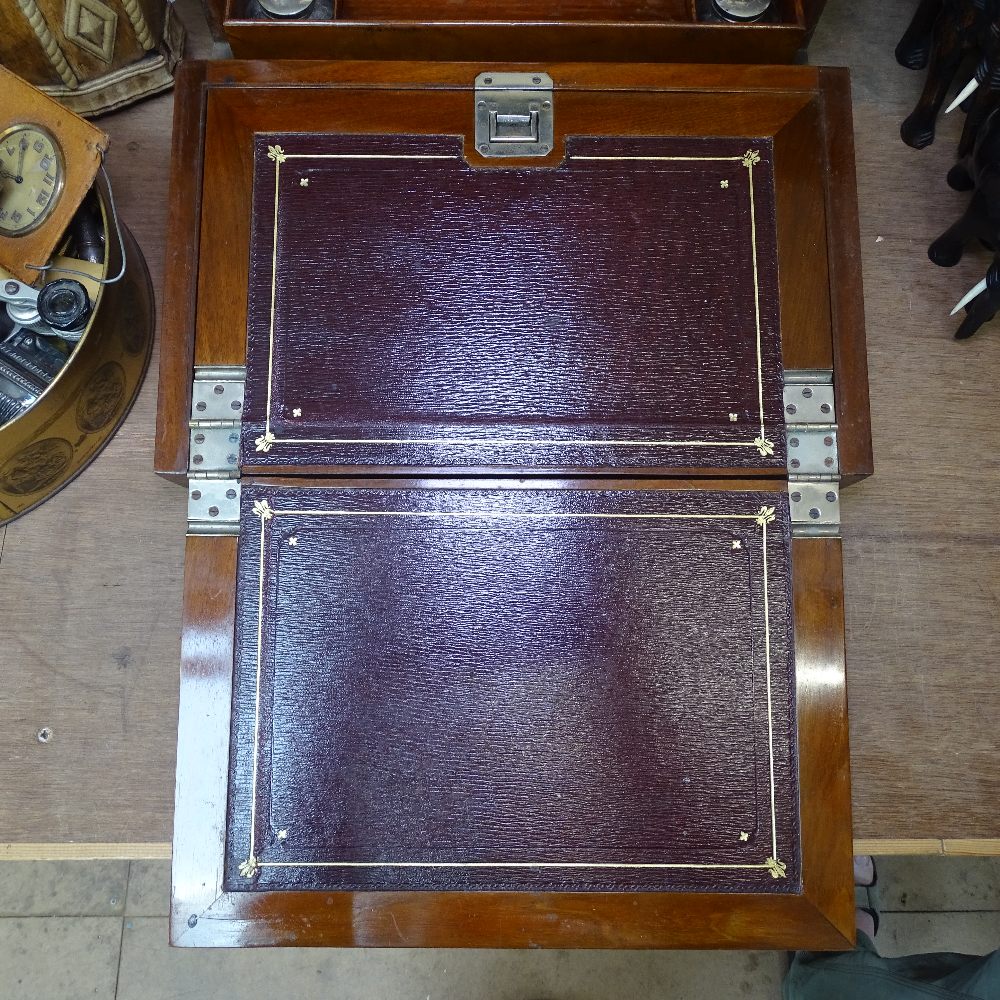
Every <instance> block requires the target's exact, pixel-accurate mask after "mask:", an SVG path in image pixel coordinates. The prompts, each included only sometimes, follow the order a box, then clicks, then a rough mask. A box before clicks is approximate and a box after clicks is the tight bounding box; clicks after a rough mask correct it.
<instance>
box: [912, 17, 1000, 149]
mask: <svg viewBox="0 0 1000 1000" xmlns="http://www.w3.org/2000/svg"><path fill="white" fill-rule="evenodd" d="M982 21H983V11H982V10H981V9H980V6H979V5H978V4H977V3H976V2H973V0H946V2H945V4H944V7H943V8H942V10H941V13H940V15H939V16H938V18H937V21H936V22H935V24H934V32H933V42H932V47H931V56H930V67H929V69H928V72H927V82H926V83H925V84H924V89H923V93H922V94H921V95H920V99H919V100H918V101H917V106H916V107H915V108H914V109H913V112H912V113H911V114H910V116H909V117H908V118H907V119H906V121H904V122H903V124H902V126H900V130H899V134H900V136H901V137H902V139H903V142H905V143H906V144H907V145H908V146H912V147H913V148H914V149H923V148H924V146H929V145H930V144H931V143H932V142H933V141H934V126H935V122H936V120H937V116H938V112H939V111H940V110H941V105H942V104H943V103H944V99H945V96H946V95H947V93H948V90H949V88H950V87H951V84H952V81H953V80H954V78H955V73H956V72H957V71H958V68H959V66H960V65H961V63H962V60H963V59H964V58H965V56H966V55H967V54H968V52H969V51H970V50H971V49H972V48H973V46H974V45H975V44H976V41H977V39H978V35H979V32H980V31H981V30H982V27H983V24H982Z"/></svg>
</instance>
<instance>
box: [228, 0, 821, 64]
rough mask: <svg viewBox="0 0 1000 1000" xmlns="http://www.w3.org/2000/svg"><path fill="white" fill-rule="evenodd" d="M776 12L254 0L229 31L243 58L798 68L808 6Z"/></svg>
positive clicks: (589, 4) (584, 2)
mask: <svg viewBox="0 0 1000 1000" xmlns="http://www.w3.org/2000/svg"><path fill="white" fill-rule="evenodd" d="M214 2H217V0H213V3H214ZM776 8H777V11H778V16H777V18H776V19H775V20H774V21H772V22H767V23H759V24H750V25H746V24H743V25H735V24H725V23H708V22H698V21H697V20H696V18H695V13H694V0H657V2H654V3H646V2H641V0H613V2H612V3H610V4H609V3H607V2H601V3H597V2H596V0H558V2H555V3H550V4H548V5H547V6H546V7H544V8H542V9H539V6H538V4H534V3H530V2H528V0H503V2H502V3H499V4H497V3H489V2H488V0H470V2H467V3H463V4H462V5H461V6H460V7H459V6H456V5H454V4H447V5H445V6H443V7H438V8H437V9H435V7H434V5H433V4H426V3H420V2H419V0H338V2H337V4H336V8H335V17H334V20H332V21H319V20H314V21H312V22H309V21H285V22H278V21H275V20H270V19H263V20H247V19H245V15H246V11H247V4H246V0H229V3H228V7H227V16H226V20H225V22H224V28H225V31H226V35H227V37H228V38H229V41H230V43H231V45H232V47H233V52H234V54H235V55H236V56H237V57H239V58H242V59H293V58H299V59H331V58H332V59H414V58H420V59H432V60H435V61H453V60H468V59H476V60H480V61H490V62H503V61H508V60H511V59H519V60H522V61H532V62H553V61H563V60H567V59H580V60H587V61H596V62H602V61H603V62H619V61H620V62H629V61H633V62H634V61H641V62H686V63H736V64H740V63H764V64H768V63H771V64H773V63H777V64H780V63H789V62H791V61H792V60H793V59H794V58H795V56H796V53H797V52H798V50H799V49H800V48H801V47H802V46H803V44H804V43H805V39H806V26H805V17H804V14H803V11H802V8H801V5H800V0H781V2H779V3H778V4H776Z"/></svg>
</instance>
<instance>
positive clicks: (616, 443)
mask: <svg viewBox="0 0 1000 1000" xmlns="http://www.w3.org/2000/svg"><path fill="white" fill-rule="evenodd" d="M267 158H268V159H269V160H271V161H272V162H273V163H274V219H273V231H272V241H271V310H270V324H269V328H268V356H267V405H266V410H265V415H264V433H263V434H261V435H260V436H259V437H257V438H256V439H255V441H254V445H255V447H256V450H257V451H258V452H265V453H266V452H269V451H270V450H271V448H273V447H274V446H275V445H406V444H438V445H463V444H464V445H475V444H486V445H552V446H555V447H567V446H569V447H651V448H684V447H692V448H755V449H756V450H757V451H758V453H759V454H760V455H761V456H767V455H773V454H774V442H773V441H771V440H769V439H768V437H767V433H766V428H765V423H764V375H763V360H762V356H761V330H760V281H759V275H758V268H757V209H756V200H755V197H754V182H753V168H754V166H755V165H756V164H758V163H760V159H761V157H760V153H759V152H758V151H757V150H756V149H748V150H747V151H746V152H745V153H744V154H743V155H742V156H570V157H568V159H569V160H581V161H602V160H604V161H624V160H638V161H647V162H655V161H660V162H670V161H674V162H715V163H741V164H742V165H743V166H744V167H746V169H747V176H748V181H749V190H750V245H751V257H752V261H753V294H754V324H755V328H756V350H757V403H758V415H759V418H760V436H759V437H756V438H754V439H753V440H752V441H700V440H695V441H628V440H614V439H608V440H587V439H578V438H572V439H569V438H562V439H552V438H469V437H462V438H279V437H277V436H276V435H275V433H274V432H273V431H272V429H271V396H272V385H273V380H274V316H275V295H276V291H277V271H278V203H279V194H280V178H281V165H282V164H283V163H285V162H286V161H287V160H455V159H458V156H457V155H456V154H451V153H435V154H431V153H426V154H425V153H405V154H404V153H398V154H397V153H286V152H285V151H284V150H283V149H282V148H281V146H277V145H274V146H268V147H267Z"/></svg>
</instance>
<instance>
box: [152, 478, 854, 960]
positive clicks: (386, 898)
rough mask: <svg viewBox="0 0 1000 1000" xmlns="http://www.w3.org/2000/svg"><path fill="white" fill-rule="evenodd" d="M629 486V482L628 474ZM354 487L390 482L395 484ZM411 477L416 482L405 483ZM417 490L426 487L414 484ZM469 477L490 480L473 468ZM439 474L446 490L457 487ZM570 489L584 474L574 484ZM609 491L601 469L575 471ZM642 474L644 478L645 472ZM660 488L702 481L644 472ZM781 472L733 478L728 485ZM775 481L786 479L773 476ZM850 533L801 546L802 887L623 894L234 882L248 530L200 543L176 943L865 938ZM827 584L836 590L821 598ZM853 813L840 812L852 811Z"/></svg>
mask: <svg viewBox="0 0 1000 1000" xmlns="http://www.w3.org/2000/svg"><path fill="white" fill-rule="evenodd" d="M619 482H621V481H619ZM351 485H352V486H359V487H367V488H380V487H381V486H382V485H383V482H382V481H380V480H379V481H376V480H367V481H366V480H357V481H354V482H352V483H351ZM400 485H403V484H400ZM410 485H411V486H416V485H418V484H416V483H411V484H410ZM447 485H452V486H455V487H461V486H463V485H465V486H474V485H478V484H477V483H470V482H469V481H468V480H465V481H462V480H457V481H454V482H453V483H451V484H447ZM447 485H446V484H441V483H439V484H438V488H447ZM567 485H569V484H567ZM571 485H572V486H573V487H574V488H577V489H579V488H587V487H590V488H593V487H594V486H595V481H594V480H590V481H588V482H583V483H581V482H580V481H575V482H573V483H572V484H571ZM629 485H635V484H634V482H633V481H629ZM640 485H644V486H647V487H649V488H654V489H662V490H674V489H677V488H681V489H683V488H684V487H686V486H691V485H694V484H692V483H684V482H677V483H667V482H665V481H663V480H659V481H641V483H640ZM767 485H768V484H767V483H766V482H764V483H752V482H748V481H743V482H741V481H734V482H733V481H731V482H729V483H727V484H725V488H728V489H737V490H740V489H751V490H755V489H756V490H759V489H761V488H765V489H766V488H767ZM772 485H773V484H772ZM840 559H841V556H840V542H839V541H837V540H835V539H798V540H795V541H793V543H792V560H793V563H794V571H795V575H796V582H795V591H794V597H793V600H794V606H795V637H796V645H797V653H796V662H795V672H796V678H797V685H796V686H797V699H798V714H799V725H800V727H802V728H808V729H809V734H810V735H809V739H808V740H806V741H805V742H804V743H803V744H801V746H800V783H801V796H802V803H803V813H802V825H803V829H804V830H806V829H808V831H809V835H808V837H806V838H804V841H803V845H802V890H801V892H800V893H795V894H791V895H789V894H774V893H772V894H763V893H761V894H746V895H740V896H734V895H732V894H726V893H723V894H719V893H712V892H705V893H689V892H676V893H649V892H644V893H619V892H601V893H588V892H572V893H548V892H515V893H511V892H473V893H456V892H440V891H422V892H412V891H410V892H407V891H396V892H389V891H380V892H343V891H324V892H289V891H284V892H256V893H245V892H227V891H225V890H224V884H223V854H224V849H225V829H224V827H225V816H226V801H227V796H226V779H227V769H228V763H229V755H228V752H227V745H228V739H229V718H230V707H231V705H232V661H233V652H234V649H233V615H234V612H235V595H234V594H233V592H232V590H231V589H230V587H229V581H230V580H231V579H232V577H233V574H234V572H235V562H236V539H234V538H205V537H192V538H189V539H188V540H187V567H188V571H189V572H190V574H191V575H190V586H189V587H188V589H187V592H186V599H185V609H184V623H185V632H184V634H185V643H184V649H183V651H182V665H181V699H182V704H181V713H180V714H181V731H180V734H179V736H180V739H179V743H178V746H179V756H178V766H177V791H178V799H177V812H176V816H175V830H174V860H173V890H172V906H171V921H170V928H171V929H170V933H171V941H172V943H174V944H176V945H182V946H196V945H198V946H216V947H219V946H221V947H236V946H252V945H273V944H291V945H297V946H301V945H350V946H366V947H383V946H408V947H449V946H451V947H456V946H461V947H590V948H614V947H631V948H654V947H772V948H788V947H810V948H815V949H843V948H845V947H849V946H850V944H851V942H852V940H853V900H852V894H853V893H852V888H851V885H850V877H849V872H850V851H851V846H850V834H849V824H848V823H847V822H846V818H847V815H848V811H849V802H848V789H849V781H848V754H847V750H848V748H847V743H846V738H845V737H846V727H845V726H844V721H845V720H844V711H845V688H844V680H845V674H844V655H843V646H842V644H841V642H840V638H839V636H840V633H841V628H842V604H841V602H840V600H839V594H840V589H841V578H840V568H839V567H840ZM817 594H818V595H820V596H821V597H822V600H820V601H815V600H814V596H815V595H817ZM837 816H839V817H840V818H841V822H839V823H838V822H837V821H836V817H837Z"/></svg>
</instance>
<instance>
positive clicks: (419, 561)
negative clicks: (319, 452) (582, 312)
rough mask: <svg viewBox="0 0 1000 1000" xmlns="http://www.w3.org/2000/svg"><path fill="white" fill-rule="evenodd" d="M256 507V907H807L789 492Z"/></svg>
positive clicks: (252, 726)
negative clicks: (285, 897)
mask: <svg viewBox="0 0 1000 1000" xmlns="http://www.w3.org/2000/svg"><path fill="white" fill-rule="evenodd" d="M242 503H243V514H242V524H241V533H240V542H239V546H240V548H239V569H238V583H237V636H236V640H237V657H236V668H235V669H236V675H235V679H234V680H235V683H234V702H233V722H232V761H231V769H230V791H229V811H228V830H227V861H226V875H225V879H226V885H227V887H228V888H230V889H233V890H247V891H254V890H258V889H276V888H277V889H280V888H339V889H401V888H402V889H466V890H477V889H481V890H500V889H514V890H519V889H524V890H529V889H535V890H567V891H573V890H594V889H596V890H603V889H608V890H611V889H616V890H671V889H693V890H706V891H707V890H713V891H733V892H794V891H797V890H798V888H799V886H800V864H799V857H800V854H799V820H798V792H797V779H796V775H797V768H796V733H795V704H794V654H793V649H792V638H791V624H790V614H791V612H790V582H789V580H790V539H789V523H788V509H787V499H786V497H785V496H784V495H783V494H781V493H763V492H753V493H746V492H728V491H727V492H710V491H700V492H681V491H667V490H656V491H641V490H634V491H624V492H607V491H606V492H597V491H588V490H505V489H483V490H450V489H449V490H444V489H441V490H430V491H422V490H388V489H387V490H346V489H334V488H328V487H315V488H309V487H306V488H299V489H293V488H287V487H276V486H263V485H248V486H245V487H244V491H243V500H242Z"/></svg>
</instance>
